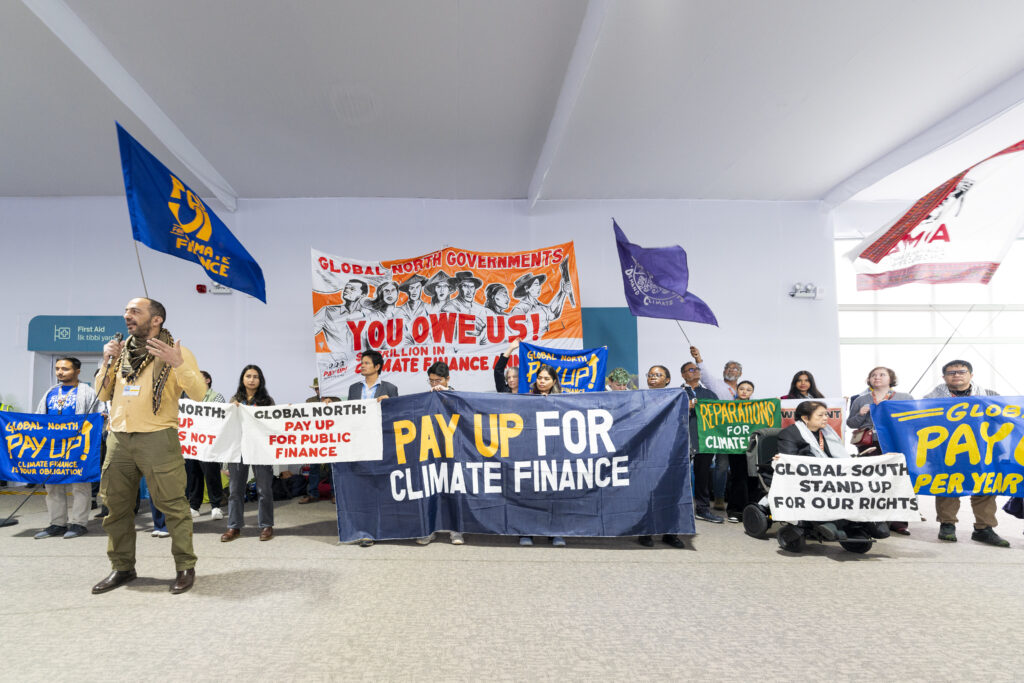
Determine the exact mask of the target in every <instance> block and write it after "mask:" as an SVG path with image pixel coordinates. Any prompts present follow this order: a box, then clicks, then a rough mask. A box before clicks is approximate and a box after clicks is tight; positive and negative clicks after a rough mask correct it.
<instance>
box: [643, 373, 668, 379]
mask: <svg viewBox="0 0 1024 683" xmlns="http://www.w3.org/2000/svg"><path fill="white" fill-rule="evenodd" d="M664 376H665V373H664V372H648V373H647V379H658V378H659V377H664Z"/></svg>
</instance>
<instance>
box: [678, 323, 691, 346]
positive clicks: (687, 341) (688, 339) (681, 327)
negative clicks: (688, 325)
mask: <svg viewBox="0 0 1024 683" xmlns="http://www.w3.org/2000/svg"><path fill="white" fill-rule="evenodd" d="M676 325H679V331H680V332H682V333H683V336H684V337H686V343H687V344H689V345H690V346H693V342H692V341H690V338H689V337H688V336H687V335H686V330H684V329H683V324H682V323H681V322H679V321H678V320H677V321H676Z"/></svg>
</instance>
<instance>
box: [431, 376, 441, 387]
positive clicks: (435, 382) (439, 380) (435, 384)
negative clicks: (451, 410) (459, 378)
mask: <svg viewBox="0 0 1024 683" xmlns="http://www.w3.org/2000/svg"><path fill="white" fill-rule="evenodd" d="M427 381H428V382H430V386H432V387H436V386H437V385H438V384H444V378H443V377H439V378H437V379H428V380H427Z"/></svg>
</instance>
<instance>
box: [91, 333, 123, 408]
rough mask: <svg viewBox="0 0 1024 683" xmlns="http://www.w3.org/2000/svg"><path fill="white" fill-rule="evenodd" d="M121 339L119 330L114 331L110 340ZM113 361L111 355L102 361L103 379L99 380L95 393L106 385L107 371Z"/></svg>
mask: <svg viewBox="0 0 1024 683" xmlns="http://www.w3.org/2000/svg"><path fill="white" fill-rule="evenodd" d="M123 339H124V335H123V334H121V333H120V332H115V333H114V336H113V338H112V339H111V341H118V342H119V341H121V340H123ZM113 362H114V357H113V356H111V357H110V358H108V359H107V360H106V362H104V363H103V370H102V372H103V381H102V382H100V390H99V392H97V393H100V392H102V391H103V389H104V388H105V387H106V386H107V380H108V379H109V378H110V374H109V372H108V371H109V370H110V364H111V363H113Z"/></svg>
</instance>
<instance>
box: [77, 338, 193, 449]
mask: <svg viewBox="0 0 1024 683" xmlns="http://www.w3.org/2000/svg"><path fill="white" fill-rule="evenodd" d="M181 356H182V358H183V359H184V360H185V362H184V363H182V364H181V366H180V367H178V368H171V371H170V373H168V375H167V381H166V382H165V383H164V395H163V398H161V399H160V410H159V411H158V412H157V413H156V414H155V415H154V414H153V367H154V366H155V365H156V361H155V360H154V361H153V362H152V363H150V364H149V365H147V366H146V367H145V369H143V371H142V374H140V375H139V376H138V377H137V378H136V379H135V385H137V386H138V387H139V393H138V395H137V396H130V395H126V394H125V385H126V384H127V383H126V382H125V381H124V377H123V376H122V375H121V373H120V372H119V370H120V367H121V366H120V365H119V364H118V362H117V359H116V358H115V359H114V361H113V362H112V363H111V364H110V367H109V368H108V369H107V373H106V374H107V376H108V377H109V379H107V384H106V386H105V387H104V388H103V391H100V385H102V384H103V375H97V376H96V382H95V384H94V388H95V389H96V393H97V395H98V396H99V399H100V400H101V401H110V431H112V432H156V431H159V430H161V429H168V428H170V429H177V427H178V398H179V397H180V396H181V392H182V391H184V392H185V394H186V395H187V396H188V397H189V398H190V399H192V400H193V401H202V400H203V396H205V395H206V380H205V379H204V378H203V376H202V375H201V374H200V372H199V366H198V365H197V364H196V357H195V356H193V355H192V352H191V351H189V350H188V349H186V348H185V347H184V346H182V347H181Z"/></svg>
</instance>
